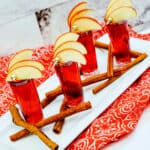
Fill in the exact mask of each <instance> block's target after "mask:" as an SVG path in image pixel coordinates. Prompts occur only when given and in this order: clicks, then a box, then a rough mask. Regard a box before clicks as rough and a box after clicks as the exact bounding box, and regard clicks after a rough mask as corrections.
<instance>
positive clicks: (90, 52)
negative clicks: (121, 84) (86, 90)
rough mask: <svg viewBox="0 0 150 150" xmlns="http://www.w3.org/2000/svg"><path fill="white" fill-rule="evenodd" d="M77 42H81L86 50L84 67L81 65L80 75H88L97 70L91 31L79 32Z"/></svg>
mask: <svg viewBox="0 0 150 150" xmlns="http://www.w3.org/2000/svg"><path fill="white" fill-rule="evenodd" d="M79 35H80V36H79V39H78V41H79V42H81V43H82V44H83V45H84V46H85V47H86V49H87V54H85V58H86V62H87V63H86V65H81V73H82V74H85V75H86V74H87V75H88V74H90V73H93V72H95V71H96V70H97V67H98V66H97V59H96V50H95V46H94V41H93V34H92V31H87V32H80V33H79Z"/></svg>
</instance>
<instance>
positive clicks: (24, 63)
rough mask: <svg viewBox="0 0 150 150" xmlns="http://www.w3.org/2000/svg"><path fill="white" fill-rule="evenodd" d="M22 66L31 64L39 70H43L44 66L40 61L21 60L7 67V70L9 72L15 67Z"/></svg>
mask: <svg viewBox="0 0 150 150" xmlns="http://www.w3.org/2000/svg"><path fill="white" fill-rule="evenodd" d="M23 66H33V67H36V68H38V69H39V70H40V71H43V70H44V68H45V67H44V66H43V64H42V63H40V62H39V61H35V60H21V61H18V62H16V63H15V64H14V65H12V66H11V67H10V68H9V70H8V72H11V71H12V70H14V69H15V68H18V67H23Z"/></svg>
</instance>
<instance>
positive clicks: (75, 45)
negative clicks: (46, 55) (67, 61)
mask: <svg viewBox="0 0 150 150" xmlns="http://www.w3.org/2000/svg"><path fill="white" fill-rule="evenodd" d="M69 48H70V49H72V48H75V49H77V50H78V51H80V52H81V53H82V54H86V53H87V50H86V48H85V47H84V46H83V44H81V43H80V42H76V41H67V42H64V43H62V44H61V45H59V46H58V47H57V49H56V50H55V51H54V57H55V55H57V53H59V52H60V51H62V50H63V49H69Z"/></svg>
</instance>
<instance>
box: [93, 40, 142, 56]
mask: <svg viewBox="0 0 150 150" xmlns="http://www.w3.org/2000/svg"><path fill="white" fill-rule="evenodd" d="M95 46H96V47H98V48H103V49H106V50H108V48H109V45H108V44H106V43H103V42H100V41H95ZM130 54H131V57H133V58H137V57H138V56H140V55H141V54H142V53H141V52H138V51H135V50H131V51H130Z"/></svg>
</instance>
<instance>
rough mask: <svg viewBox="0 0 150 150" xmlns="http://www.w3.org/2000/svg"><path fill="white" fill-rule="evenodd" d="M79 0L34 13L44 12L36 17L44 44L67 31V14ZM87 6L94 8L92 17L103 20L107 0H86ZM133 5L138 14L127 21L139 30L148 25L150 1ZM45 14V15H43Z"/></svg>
mask: <svg viewBox="0 0 150 150" xmlns="http://www.w3.org/2000/svg"><path fill="white" fill-rule="evenodd" d="M80 1H81V0H71V1H67V2H65V3H61V4H59V5H55V6H53V7H50V8H49V12H48V11H47V9H45V10H41V11H39V12H38V13H36V14H40V13H41V14H42V15H43V14H45V15H43V18H42V15H41V18H40V19H38V22H39V25H40V30H41V33H42V36H43V39H44V41H45V44H49V43H53V42H54V41H55V39H56V38H57V36H59V35H60V34H61V33H63V32H66V31H69V28H68V26H67V15H68V12H69V11H70V9H71V8H72V7H73V6H74V5H75V4H77V3H78V2H80ZM87 1H88V5H89V8H93V9H94V10H95V13H94V17H95V18H97V19H98V20H99V21H100V22H103V18H104V15H105V9H106V6H107V4H108V1H109V0H103V1H100V0H87ZM133 2H134V6H135V8H136V9H137V12H138V16H137V17H136V18H135V19H132V20H130V21H129V24H130V25H131V26H132V27H133V28H135V30H136V31H141V30H142V29H145V27H147V28H148V27H149V25H150V18H149V16H150V1H149V0H145V1H144V2H143V1H142V0H138V1H135V0H134V1H133ZM45 16H46V17H45Z"/></svg>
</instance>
